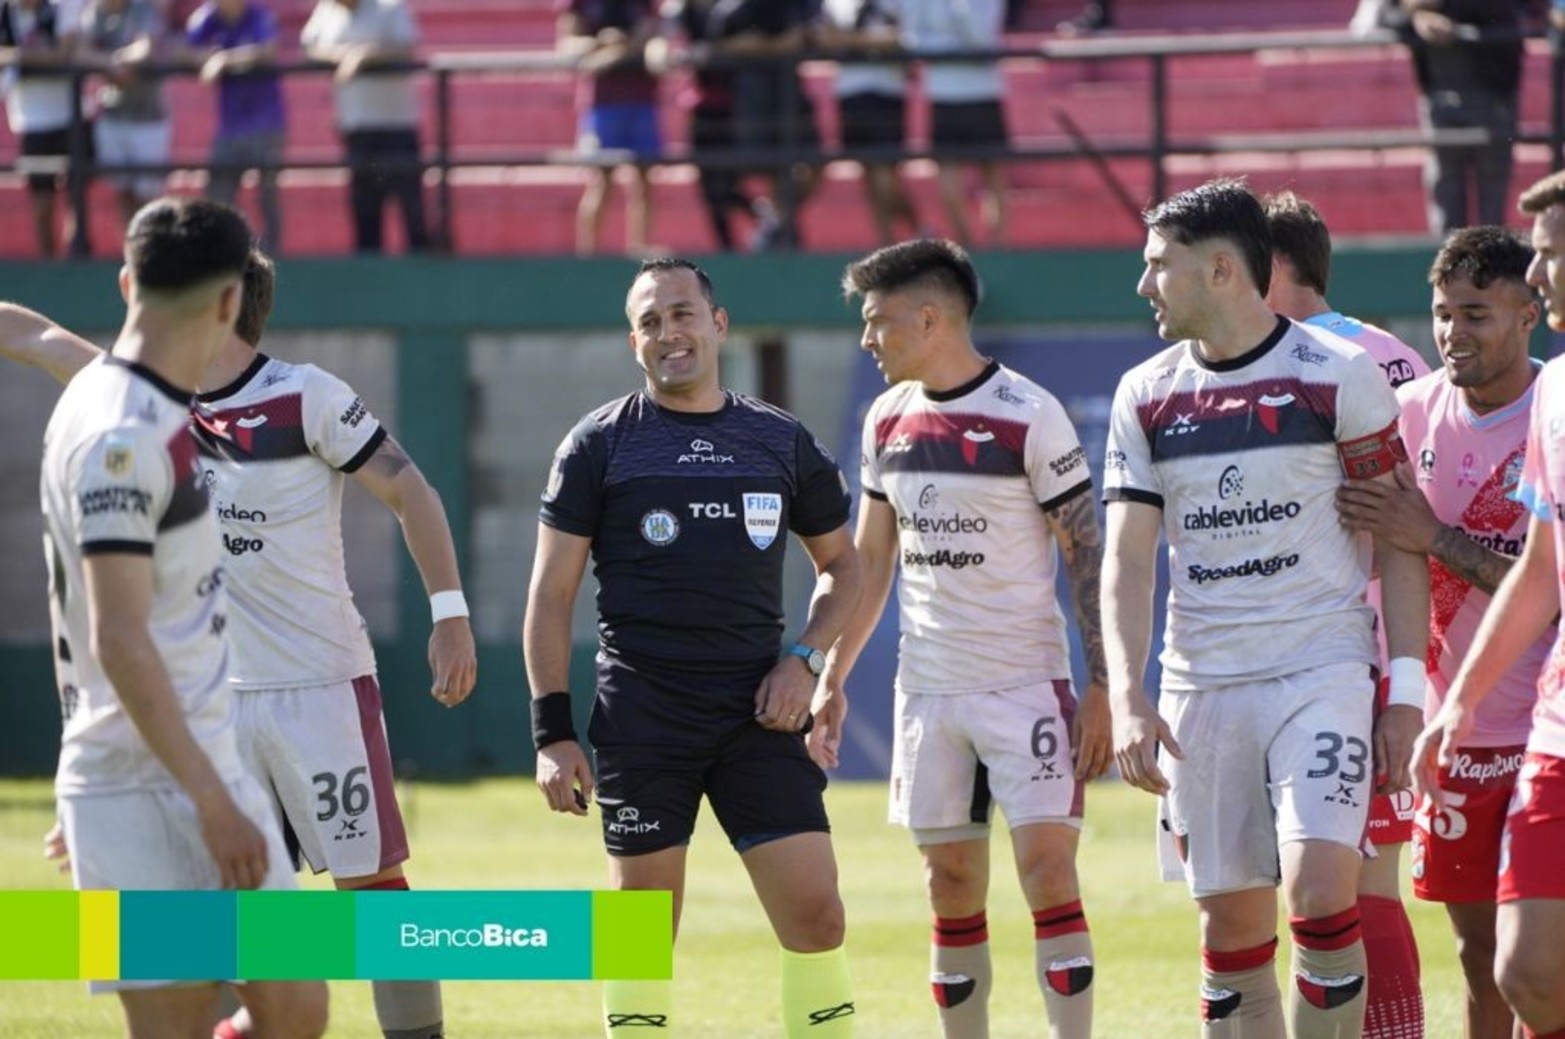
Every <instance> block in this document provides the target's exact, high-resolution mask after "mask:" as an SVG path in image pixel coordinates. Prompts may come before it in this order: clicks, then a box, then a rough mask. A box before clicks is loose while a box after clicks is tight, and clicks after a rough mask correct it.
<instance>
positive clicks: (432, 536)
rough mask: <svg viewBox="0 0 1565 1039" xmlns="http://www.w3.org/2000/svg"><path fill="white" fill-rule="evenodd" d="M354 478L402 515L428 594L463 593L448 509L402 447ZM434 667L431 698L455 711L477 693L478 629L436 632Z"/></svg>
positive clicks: (388, 448)
mask: <svg viewBox="0 0 1565 1039" xmlns="http://www.w3.org/2000/svg"><path fill="white" fill-rule="evenodd" d="M353 476H354V478H355V479H356V480H358V481H359V484H360V485H361V486H363V487H364V489H365V490H367V491H369V492H370V493H371V494H373V495H374V496H375V497H376V498H379V499H380V501H381V502H382V503H383V504H384V505H385V506H386V507H387V508H388V509H390V510H391V511H392V512H394V513H396V514H397V520H398V521H399V522H400V523H401V524H402V540H403V541H404V543H406V545H407V546H408V553H409V554H410V555H411V556H412V557H413V564H414V565H415V566H417V567H418V573H419V576H420V577H421V578H423V581H424V590H425V591H426V592H428V593H429V594H431V595H433V594H434V593H435V592H444V591H459V590H460V589H461V587H462V577H461V572H460V571H459V570H458V568H457V561H456V546H455V544H453V543H452V540H451V527H450V526H449V525H448V524H447V523H446V510H445V507H444V506H443V505H442V504H441V503H440V495H439V494H437V493H436V492H435V489H434V488H433V487H431V486H430V485H429V481H427V480H425V479H424V474H423V473H421V472H419V469H418V466H416V465H414V464H413V460H412V459H411V458H409V457H408V456H407V452H405V451H403V450H402V445H400V444H398V443H397V442H396V441H395V440H394V439H392V438H391V437H387V438H386V439H385V440H384V441H382V442H381V445H380V447H379V448H377V449H376V451H375V453H374V454H373V455H370V458H369V461H367V462H365V463H364V465H363V466H361V467H360V468H359V469H358V470H357V471H356V472H355V473H354V474H353ZM429 664H430V670H431V671H433V672H434V686H433V688H432V689H431V692H432V694H433V695H434V697H435V699H437V700H439V701H440V702H441V703H443V704H445V705H446V706H448V707H451V706H455V705H456V704H459V703H461V702H462V701H463V700H464V699H466V698H467V694H468V693H471V692H472V691H473V683H474V682H476V681H477V678H478V662H477V654H476V650H475V649H474V645H473V629H472V626H471V625H470V624H469V622H468V619H467V618H466V617H450V618H447V619H446V620H443V621H440V622H438V623H437V624H436V625H435V626H434V631H433V632H432V633H431V634H430V637H429Z"/></svg>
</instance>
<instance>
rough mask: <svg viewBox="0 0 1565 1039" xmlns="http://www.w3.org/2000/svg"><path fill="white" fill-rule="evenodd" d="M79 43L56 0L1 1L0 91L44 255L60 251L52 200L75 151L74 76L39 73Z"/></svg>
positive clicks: (65, 61) (66, 56)
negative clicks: (54, 1)
mask: <svg viewBox="0 0 1565 1039" xmlns="http://www.w3.org/2000/svg"><path fill="white" fill-rule="evenodd" d="M75 42H76V33H75V32H74V29H73V25H72V22H71V20H70V19H69V18H67V17H66V15H65V14H64V13H62V11H61V10H60V7H59V6H58V5H56V4H55V3H53V2H52V0H0V65H3V66H5V68H4V71H3V73H0V77H3V78H0V92H3V93H4V94H5V114H6V120H7V121H8V122H9V123H10V125H11V132H12V133H14V134H15V135H16V136H17V138H18V146H19V147H18V152H19V157H18V161H17V169H18V171H19V172H23V173H25V174H26V175H27V196H28V201H29V203H30V205H31V207H32V214H33V231H34V235H35V236H36V239H37V242H38V252H39V254H40V255H42V256H53V255H55V254H56V253H57V252H59V239H58V238H57V237H56V234H55V226H56V221H55V204H54V199H55V194H56V188H57V187H58V186H59V184H60V180H61V177H60V171H61V169H63V168H64V163H65V161H66V159H67V157H68V156H69V155H70V152H71V138H70V134H71V79H70V77H68V76H51V75H47V74H40V73H46V72H47V70H49V69H51V68H56V67H58V66H60V65H65V64H69V63H70V61H71V58H72V51H73V50H74V48H75ZM69 219H70V217H69V215H68V216H67V220H69ZM67 236H69V231H67Z"/></svg>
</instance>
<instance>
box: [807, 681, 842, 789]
mask: <svg viewBox="0 0 1565 1039" xmlns="http://www.w3.org/2000/svg"><path fill="white" fill-rule="evenodd" d="M811 709H812V711H813V713H814V717H815V725H814V727H813V728H811V729H810V731H809V733H808V734H807V735H806V736H805V737H804V746H805V749H806V750H808V751H809V752H810V758H811V759H812V760H813V761H814V762H815V763H816V764H817V765H819V766H820V767H821V768H836V767H837V765H838V764H840V762H839V761H838V758H837V751H838V749H839V748H841V746H842V727H843V723H844V722H846V721H847V718H848V694H847V692H846V691H845V690H844V689H843V688H842V684H841V683H840V682H838V681H836V680H835V679H831V678H823V679H821V681H820V684H819V685H817V686H816V688H815V701H814V704H813V706H812V708H811Z"/></svg>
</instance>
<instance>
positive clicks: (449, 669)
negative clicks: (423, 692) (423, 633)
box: [429, 617, 478, 707]
mask: <svg viewBox="0 0 1565 1039" xmlns="http://www.w3.org/2000/svg"><path fill="white" fill-rule="evenodd" d="M429 673H430V675H431V676H432V677H433V678H434V684H433V685H432V686H430V689H429V694H430V695H431V696H433V697H434V698H435V699H436V700H438V701H440V702H441V703H443V704H445V705H446V706H447V707H455V706H456V705H457V704H459V703H461V702H462V701H463V700H466V699H467V696H468V694H469V693H471V692H472V691H473V684H474V683H475V682H477V681H478V650H477V649H476V648H475V647H474V645H473V626H472V624H471V623H469V621H468V619H467V618H466V617H447V618H446V619H445V620H443V621H438V622H436V624H435V627H434V629H433V630H432V631H430V633H429Z"/></svg>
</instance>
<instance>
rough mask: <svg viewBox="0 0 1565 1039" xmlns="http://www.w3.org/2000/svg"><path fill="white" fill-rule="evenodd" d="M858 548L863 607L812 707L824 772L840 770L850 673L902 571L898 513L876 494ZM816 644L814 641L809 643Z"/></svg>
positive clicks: (809, 740)
mask: <svg viewBox="0 0 1565 1039" xmlns="http://www.w3.org/2000/svg"><path fill="white" fill-rule="evenodd" d="M853 547H854V548H855V549H857V550H858V554H859V572H860V574H861V584H860V592H859V606H858V609H856V610H854V611H853V614H852V616H850V617H849V618H848V622H847V624H845V625H843V628H842V634H841V635H839V636H837V641H836V643H835V644H834V645H833V646H832V647H831V649H830V650H829V651H828V652H827V654H826V671H825V673H824V674H822V675H821V680H820V683H819V685H818V686H817V688H816V690H815V701H814V703H813V704H812V705H811V709H812V711H813V712H814V714H815V727H814V728H812V729H811V730H810V733H809V735H808V736H807V737H806V738H805V744H806V745H807V746H808V747H809V750H810V757H812V758H814V759H815V763H816V764H817V765H819V766H821V767H822V768H836V767H837V764H838V759H837V751H838V749H839V748H840V747H841V746H842V727H843V725H844V724H845V723H846V722H847V718H848V689H847V685H848V675H849V674H851V673H852V671H853V665H854V664H856V663H857V662H858V659H859V654H860V653H863V652H864V646H865V644H867V643H868V642H869V637H870V635H871V634H872V633H873V632H874V630H875V626H876V625H877V624H879V623H880V615H881V614H882V613H884V612H885V609H886V599H887V598H888V597H889V596H890V595H891V580H892V578H893V577H895V576H896V571H897V513H896V510H895V509H893V508H892V507H891V503H890V502H886V501H881V500H880V499H879V498H875V497H872V496H871V495H868V494H866V495H864V496H863V497H862V498H860V499H859V521H858V527H857V529H856V530H855V531H854V534H853ZM810 645H814V643H810Z"/></svg>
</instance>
